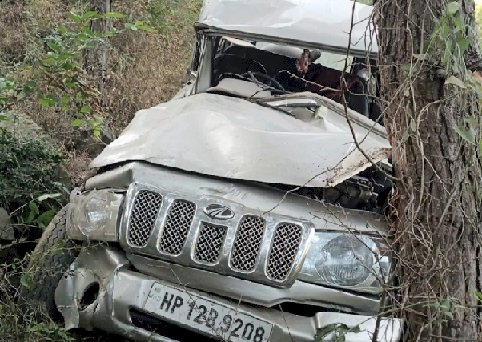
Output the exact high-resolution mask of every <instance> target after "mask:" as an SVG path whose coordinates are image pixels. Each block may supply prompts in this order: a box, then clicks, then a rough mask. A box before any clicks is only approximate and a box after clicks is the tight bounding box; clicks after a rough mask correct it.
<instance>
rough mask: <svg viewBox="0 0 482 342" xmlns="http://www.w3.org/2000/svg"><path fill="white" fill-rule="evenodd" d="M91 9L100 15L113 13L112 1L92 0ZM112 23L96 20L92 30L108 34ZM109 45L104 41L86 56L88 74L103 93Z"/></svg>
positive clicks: (92, 22) (92, 24) (107, 20)
mask: <svg viewBox="0 0 482 342" xmlns="http://www.w3.org/2000/svg"><path fill="white" fill-rule="evenodd" d="M90 7H91V10H92V11H96V12H98V13H99V14H105V13H107V12H110V11H111V6H110V0H91V1H90ZM111 25H112V23H111V21H110V20H109V19H94V20H92V21H91V24H90V28H91V30H92V31H94V32H97V33H101V34H102V33H106V32H108V31H109V30H110V29H111ZM107 53H108V46H107V43H106V42H104V41H102V42H99V43H98V44H96V46H95V47H94V48H92V49H89V50H88V51H87V53H86V55H85V66H86V69H87V72H88V73H89V74H90V75H91V76H92V77H93V78H94V80H95V84H96V86H97V89H98V90H99V91H100V92H101V93H102V92H103V90H104V81H105V79H106V75H107Z"/></svg>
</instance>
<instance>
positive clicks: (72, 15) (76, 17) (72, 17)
mask: <svg viewBox="0 0 482 342" xmlns="http://www.w3.org/2000/svg"><path fill="white" fill-rule="evenodd" d="M68 18H69V19H70V20H73V21H82V17H81V16H80V15H78V14H77V13H75V12H74V11H70V13H69V15H68Z"/></svg>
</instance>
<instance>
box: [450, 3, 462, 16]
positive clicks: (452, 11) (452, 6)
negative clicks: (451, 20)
mask: <svg viewBox="0 0 482 342" xmlns="http://www.w3.org/2000/svg"><path fill="white" fill-rule="evenodd" d="M459 9H460V3H459V2H458V1H452V2H449V3H448V4H447V13H448V14H449V15H454V14H456V13H457V11H458V10H459Z"/></svg>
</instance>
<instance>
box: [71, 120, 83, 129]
mask: <svg viewBox="0 0 482 342" xmlns="http://www.w3.org/2000/svg"><path fill="white" fill-rule="evenodd" d="M80 125H82V119H74V120H72V122H71V123H70V126H72V127H73V128H77V127H80Z"/></svg>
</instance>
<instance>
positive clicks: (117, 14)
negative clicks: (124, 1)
mask: <svg viewBox="0 0 482 342" xmlns="http://www.w3.org/2000/svg"><path fill="white" fill-rule="evenodd" d="M125 16H126V15H125V14H123V13H120V12H107V13H106V14H104V17H105V18H111V19H122V18H125Z"/></svg>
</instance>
